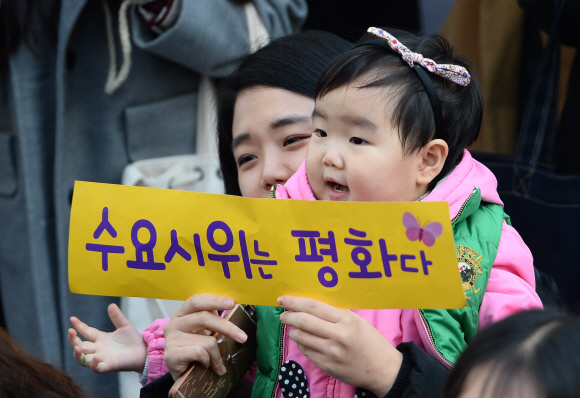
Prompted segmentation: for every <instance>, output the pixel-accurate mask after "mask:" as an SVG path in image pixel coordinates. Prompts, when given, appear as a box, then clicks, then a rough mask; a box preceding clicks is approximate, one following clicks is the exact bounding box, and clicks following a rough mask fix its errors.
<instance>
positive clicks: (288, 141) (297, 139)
mask: <svg viewBox="0 0 580 398" xmlns="http://www.w3.org/2000/svg"><path fill="white" fill-rule="evenodd" d="M308 138H310V135H293V136H291V137H288V138H286V139H285V140H284V146H288V145H292V144H294V143H296V142H300V141H302V140H305V139H308Z"/></svg>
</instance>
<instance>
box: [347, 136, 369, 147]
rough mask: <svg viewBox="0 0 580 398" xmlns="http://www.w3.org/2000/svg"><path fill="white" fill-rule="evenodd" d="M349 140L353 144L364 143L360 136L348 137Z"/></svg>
mask: <svg viewBox="0 0 580 398" xmlns="http://www.w3.org/2000/svg"><path fill="white" fill-rule="evenodd" d="M350 142H352V143H353V144H355V145H362V144H365V143H366V141H365V140H363V139H362V138H358V137H352V138H351V139H350Z"/></svg>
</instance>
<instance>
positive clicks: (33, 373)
mask: <svg viewBox="0 0 580 398" xmlns="http://www.w3.org/2000/svg"><path fill="white" fill-rule="evenodd" d="M0 395H1V396H2V397H4V398H17V397H18V398H36V397H45V398H81V397H84V396H85V395H84V393H83V390H81V388H80V387H79V386H77V385H76V384H75V383H74V382H73V381H72V379H71V378H70V377H69V376H67V375H66V374H65V373H63V372H61V371H60V370H58V369H56V368H55V367H54V366H52V365H49V364H47V363H46V362H43V361H41V360H39V359H37V358H35V357H34V356H33V355H32V354H30V353H29V352H27V351H25V350H24V349H22V348H21V347H20V346H18V344H16V343H15V342H14V340H12V338H11V337H10V336H9V335H8V333H6V331H5V330H4V329H3V328H0Z"/></svg>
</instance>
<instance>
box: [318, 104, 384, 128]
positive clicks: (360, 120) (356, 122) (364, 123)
mask: <svg viewBox="0 0 580 398" xmlns="http://www.w3.org/2000/svg"><path fill="white" fill-rule="evenodd" d="M315 117H319V118H322V119H324V120H326V119H327V117H326V115H324V114H323V113H322V112H320V111H319V110H318V109H316V108H314V110H313V111H312V118H315ZM341 120H342V121H343V122H345V123H347V124H350V125H353V126H357V127H362V128H363V129H365V130H371V131H377V125H376V124H374V123H373V122H371V121H370V120H369V119H367V118H366V117H362V116H343V117H342V118H341Z"/></svg>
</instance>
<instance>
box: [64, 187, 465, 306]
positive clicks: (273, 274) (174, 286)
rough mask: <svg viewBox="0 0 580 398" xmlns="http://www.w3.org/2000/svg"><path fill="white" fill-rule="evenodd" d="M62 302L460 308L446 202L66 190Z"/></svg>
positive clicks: (123, 189)
mask: <svg viewBox="0 0 580 398" xmlns="http://www.w3.org/2000/svg"><path fill="white" fill-rule="evenodd" d="M69 284H70V289H71V292H73V293H81V294H94V295H104V296H132V297H151V298H160V299H171V300H185V299H187V298H188V297H189V296H191V295H193V294H197V293H213V294H220V295H224V296H229V297H232V298H234V299H235V300H236V301H237V302H241V303H248V304H255V305H276V298H277V297H279V296H281V295H283V294H291V295H296V296H304V297H312V298H315V299H318V300H322V301H324V302H327V303H329V304H332V305H335V306H338V307H342V308H351V309H355V308H369V309H370V308H425V309H427V308H448V309H451V308H461V307H463V306H465V298H464V294H463V288H462V285H461V278H460V275H459V271H458V265H457V259H456V254H455V248H454V241H453V235H452V230H451V223H450V220H449V209H448V206H447V203H445V202H435V203H423V202H395V203H368V202H367V203H362V202H322V201H320V202H315V201H303V200H275V199H247V198H240V197H235V196H227V195H212V194H204V193H196V192H185V191H174V190H165V189H155V188H143V187H129V186H122V185H110V184H98V183H90V182H83V181H77V182H76V184H75V189H74V199H73V205H72V212H71V221H70V237H69Z"/></svg>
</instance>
